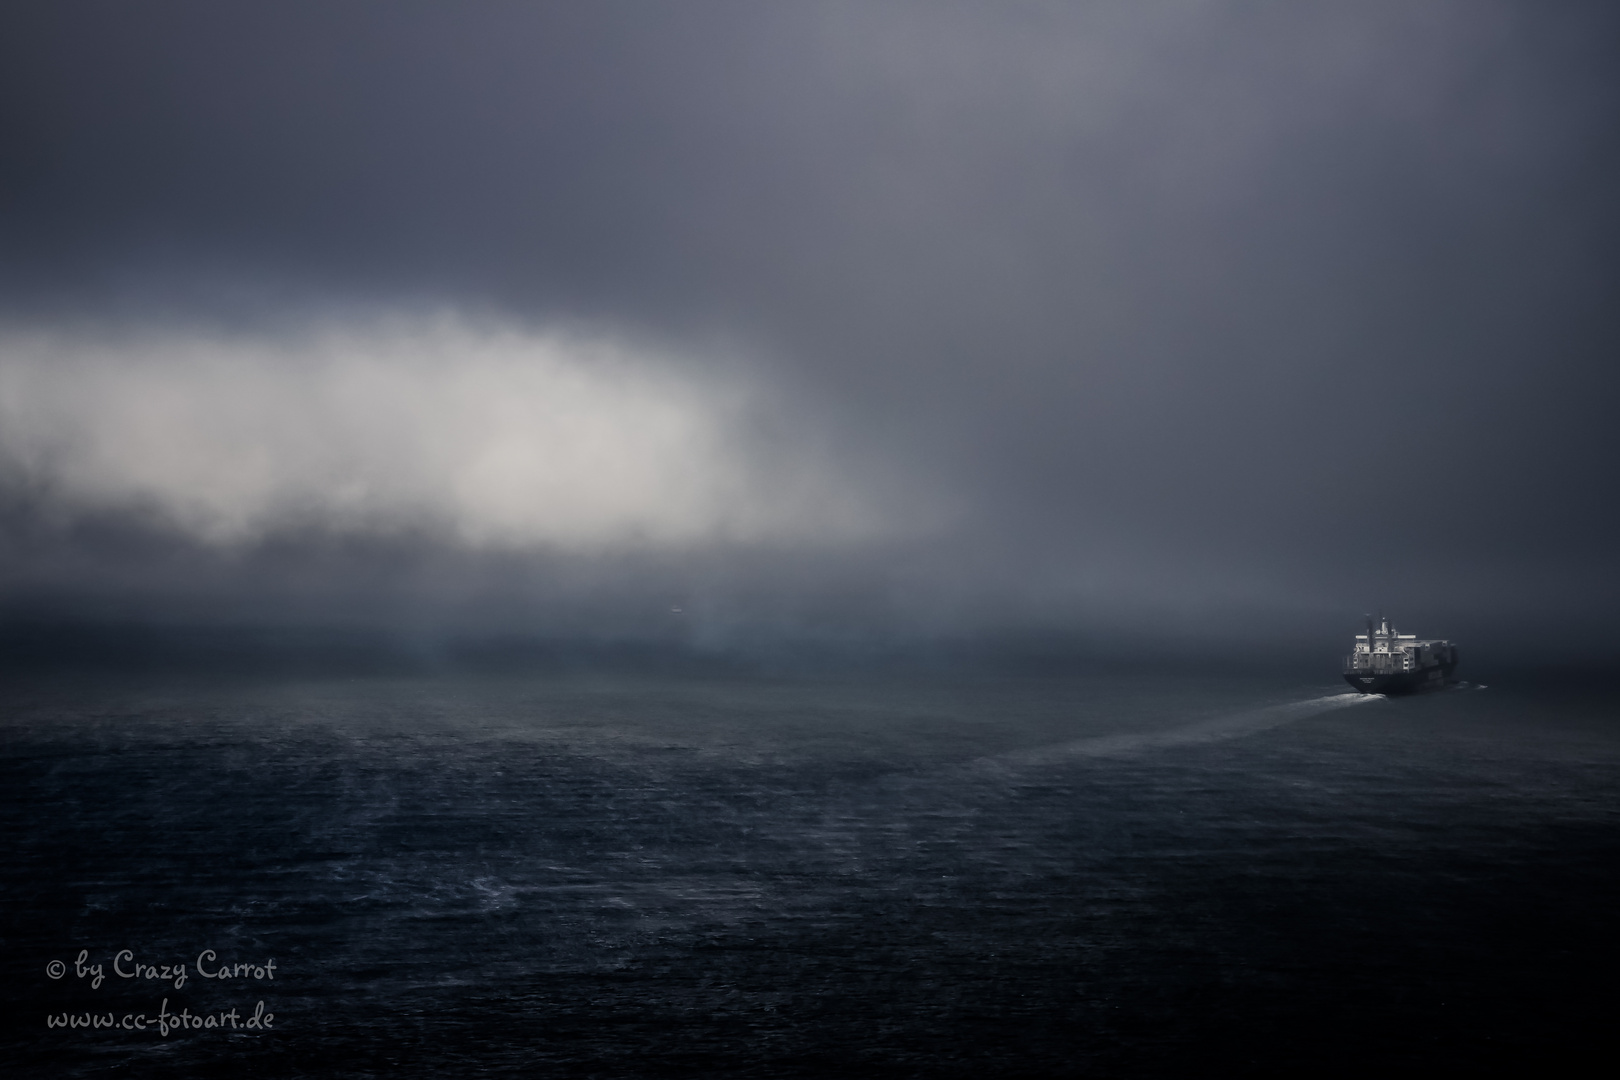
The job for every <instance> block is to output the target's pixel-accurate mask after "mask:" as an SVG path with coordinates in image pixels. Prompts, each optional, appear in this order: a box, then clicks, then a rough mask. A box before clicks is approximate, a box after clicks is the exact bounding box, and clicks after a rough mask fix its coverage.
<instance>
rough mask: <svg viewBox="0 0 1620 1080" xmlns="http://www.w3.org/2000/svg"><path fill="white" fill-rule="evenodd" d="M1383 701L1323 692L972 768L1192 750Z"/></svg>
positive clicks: (988, 761) (1026, 753) (982, 760)
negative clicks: (1177, 748) (1164, 749)
mask: <svg viewBox="0 0 1620 1080" xmlns="http://www.w3.org/2000/svg"><path fill="white" fill-rule="evenodd" d="M1382 700H1383V695H1382V694H1358V693H1356V692H1354V691H1351V692H1349V693H1344V694H1327V695H1325V696H1323V697H1319V698H1310V699H1308V700H1305V701H1293V702H1289V703H1287V704H1285V705H1272V706H1269V707H1267V708H1264V709H1251V710H1247V711H1244V712H1239V713H1230V714H1227V715H1225V716H1217V717H1214V718H1212V719H1209V720H1200V721H1199V722H1197V723H1196V724H1187V725H1185V726H1183V727H1178V728H1171V729H1169V730H1167V731H1153V732H1141V733H1136V732H1123V733H1121V734H1118V735H1100V736H1096V737H1094V738H1089V739H1076V740H1075V741H1073V742H1067V743H1059V744H1057V745H1055V746H1042V747H1036V748H1034V749H1031V750H1015V751H1013V752H1011V753H1007V754H997V755H996V756H994V757H988V758H980V759H979V760H978V761H977V762H975V763H974V764H975V765H976V766H978V767H980V768H982V769H987V770H989V771H997V770H999V769H1006V768H1020V767H1027V766H1031V765H1046V764H1053V763H1056V762H1059V761H1064V760H1069V759H1073V758H1088V757H1109V756H1113V755H1117V754H1131V753H1136V752H1138V751H1141V750H1151V749H1158V748H1161V747H1167V746H1192V745H1196V744H1199V743H1211V742H1220V741H1222V740H1225V739H1236V738H1241V737H1243V736H1245V735H1253V734H1255V733H1256V732H1260V731H1269V730H1270V729H1272V728H1277V727H1281V726H1283V725H1284V724H1291V723H1293V722H1294V721H1295V720H1302V719H1304V718H1305V717H1307V716H1315V715H1317V714H1318V713H1324V712H1330V711H1332V710H1334V709H1343V708H1346V707H1347V706H1350V705H1357V704H1360V703H1361V702H1364V701H1382Z"/></svg>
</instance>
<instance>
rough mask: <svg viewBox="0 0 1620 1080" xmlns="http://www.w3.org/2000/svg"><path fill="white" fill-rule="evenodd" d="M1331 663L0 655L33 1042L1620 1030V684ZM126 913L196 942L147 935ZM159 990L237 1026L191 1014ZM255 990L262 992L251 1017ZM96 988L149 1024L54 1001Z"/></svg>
mask: <svg viewBox="0 0 1620 1080" xmlns="http://www.w3.org/2000/svg"><path fill="white" fill-rule="evenodd" d="M1343 689H1344V687H1343V686H1342V684H1335V682H1334V681H1333V680H1332V679H1331V678H1324V679H1320V680H1316V681H1306V682H1292V681H1289V680H1288V679H1286V678H1281V679H1279V678H1264V677H1233V676H1214V675H1200V674H1196V673H1179V674H1177V673H1170V674H1166V673H1163V672H1131V673H1117V672H1116V673H1092V674H1085V675H1074V674H1070V675H1045V676H1038V677H1037V676H1018V677H1014V676H990V675H981V676H972V677H969V676H949V675H940V674H920V673H915V672H913V673H910V674H904V675H882V674H874V673H871V672H866V673H859V674H851V673H845V674H838V675H820V676H815V677H809V676H805V677H766V676H745V675H731V676H725V677H720V676H713V675H708V676H704V675H696V674H688V675H670V674H662V675H655V674H641V675H636V674H625V673H622V672H620V673H602V672H598V673H590V672H579V671H575V672H572V673H560V674H549V675H531V676H523V677H518V676H501V677H473V676H458V677H449V676H443V677H435V678H428V677H422V678H396V679H389V678H365V679H339V678H329V679H319V680H305V681H299V680H295V679H288V678H282V679H256V678H250V677H241V678H224V677H217V678H206V679H199V678H191V679H180V678H174V679H161V678H148V679H137V678H134V677H130V676H127V675H125V676H118V677H113V676H107V677H104V678H100V679H96V678H90V677H87V676H79V677H74V678H69V677H67V676H59V677H55V678H50V679H43V678H42V679H37V680H34V681H24V682H13V683H11V684H9V685H8V686H7V687H6V689H5V691H4V695H5V696H4V699H3V714H0V737H3V744H0V750H3V754H0V807H3V822H0V823H3V825H4V836H5V848H4V851H5V856H6V857H5V859H4V866H3V871H0V873H3V874H4V877H3V879H0V880H3V892H0V903H3V924H0V925H3V933H4V937H3V946H4V968H3V973H4V980H5V986H6V988H7V991H8V992H7V995H6V1008H5V1017H6V1021H5V1023H6V1031H5V1038H6V1041H5V1044H4V1055H3V1057H4V1061H5V1062H6V1063H7V1065H8V1068H7V1070H6V1075H8V1076H13V1075H14V1076H53V1077H54V1076H61V1077H81V1076H100V1075H107V1076H148V1075H152V1076H181V1075H185V1076H221V1077H224V1076H231V1077H253V1076H347V1077H365V1076H390V1077H391V1076H538V1077H546V1076H558V1077H571V1076H607V1077H613V1076H649V1077H656V1076H800V1075H804V1076H860V1075H892V1076H975V1077H977V1076H997V1075H1005V1076H1039V1075H1053V1076H1086V1075H1097V1076H1136V1075H1142V1076H1152V1075H1165V1076H1189V1075H1229V1074H1238V1075H1241V1074H1245V1073H1253V1074H1296V1075H1302V1074H1316V1075H1321V1074H1324V1073H1341V1074H1345V1075H1364V1074H1368V1073H1372V1072H1376V1071H1390V1070H1392V1069H1396V1068H1403V1069H1413V1068H1421V1069H1424V1070H1426V1071H1430V1072H1439V1073H1458V1072H1468V1073H1477V1072H1481V1071H1495V1070H1499V1071H1503V1072H1514V1073H1525V1072H1535V1071H1544V1070H1546V1069H1548V1068H1549V1067H1552V1066H1554V1065H1557V1064H1558V1063H1560V1062H1562V1063H1565V1064H1568V1063H1571V1062H1575V1061H1578V1060H1579V1059H1580V1058H1582V1057H1583V1056H1585V1055H1588V1054H1590V1053H1592V1052H1601V1053H1611V1054H1612V1052H1613V1050H1614V1049H1615V1048H1616V1042H1615V1038H1614V1019H1613V1017H1614V1015H1615V1006H1616V1003H1617V996H1620V995H1616V993H1615V990H1614V986H1615V985H1616V980H1617V979H1620V921H1617V913H1620V708H1617V701H1620V699H1617V698H1616V697H1615V696H1614V695H1612V694H1609V693H1606V692H1593V691H1590V690H1588V691H1585V692H1575V691H1570V690H1560V689H1558V688H1556V687H1551V686H1545V685H1530V684H1519V685H1514V684H1512V683H1511V682H1509V683H1505V684H1503V685H1493V686H1491V687H1490V688H1488V689H1477V688H1465V689H1457V690H1451V691H1446V692H1442V693H1436V694H1431V695H1427V696H1424V697H1419V698H1411V699H1401V700H1383V699H1359V698H1355V697H1353V696H1347V695H1345V694H1343V693H1341V691H1342V690H1343ZM205 949H207V950H213V954H214V960H212V961H211V960H208V959H205V960H204V968H205V969H206V970H213V964H214V963H215V962H218V963H224V964H235V963H242V964H245V965H255V966H258V967H265V965H266V963H267V961H268V960H270V959H274V961H275V968H274V978H273V979H271V978H269V974H270V972H269V971H268V969H266V970H265V972H264V974H265V976H266V977H265V978H262V979H260V978H255V977H254V972H252V971H250V970H247V969H246V968H244V969H243V973H242V975H241V976H240V977H238V978H233V979H229V980H221V979H205V978H201V977H199V975H198V974H197V970H196V962H197V957H198V954H199V953H200V952H202V951H203V950H205ZM81 950H83V951H84V952H85V954H86V960H85V962H86V964H89V965H94V964H101V965H103V973H104V975H105V981H104V982H103V984H102V985H101V986H100V987H99V988H92V987H91V985H90V977H89V976H86V977H84V978H80V977H79V976H78V975H77V974H76V973H75V970H74V962H75V960H76V959H77V958H78V956H79V954H80V952H81ZM121 950H129V952H128V953H127V954H126V955H125V957H124V959H123V960H122V961H119V966H120V967H121V968H122V969H123V970H126V971H129V970H134V965H136V964H141V965H147V964H151V965H157V966H158V967H159V969H161V966H162V965H169V966H170V967H171V968H173V967H174V966H175V965H179V964H183V965H185V970H186V973H187V978H186V980H185V982H184V983H183V985H182V986H180V987H178V988H177V987H175V986H174V985H173V981H174V979H173V975H174V972H173V971H172V970H171V972H170V978H169V980H168V981H166V982H165V981H162V980H159V979H152V978H146V977H144V976H141V977H135V978H123V977H121V976H120V975H118V974H117V973H116V972H115V970H114V959H115V956H116V955H117V954H119V953H120V951H121ZM53 960H60V961H62V962H63V963H64V965H65V967H66V973H65V975H64V977H63V978H61V979H52V978H51V977H50V976H49V974H48V972H47V966H48V964H49V963H50V962H51V961H53ZM141 970H142V971H143V972H144V970H145V969H144V968H142V969H141ZM165 1001H166V1007H167V1009H168V1011H169V1012H170V1013H179V1012H180V1010H182V1009H185V1010H187V1013H188V1015H211V1016H214V1017H215V1018H216V1022H217V1020H218V1016H219V1015H220V1014H221V1013H222V1012H224V1013H228V1012H229V1010H232V1009H235V1010H236V1016H237V1024H238V1026H237V1027H236V1028H235V1030H232V1029H231V1028H230V1027H229V1020H227V1021H226V1022H225V1023H226V1026H225V1027H224V1028H219V1027H214V1028H202V1029H193V1028H191V1027H190V1026H187V1027H183V1028H179V1029H175V1030H170V1031H169V1033H168V1034H167V1035H163V1034H161V1033H159V1032H158V1030H156V1025H157V1023H158V1021H157V1017H158V1016H159V1014H160V1012H161V1011H162V1009H163V1008H164V1007H165V1006H164V1005H163V1004H162V1003H164V1002H165ZM261 1001H262V1002H263V1003H264V1005H263V1010H262V1011H263V1012H268V1013H271V1014H273V1016H274V1019H273V1021H271V1023H270V1026H269V1030H265V1029H264V1028H263V1027H257V1028H254V1029H251V1030H250V1029H248V1028H246V1027H245V1022H246V1020H247V1019H248V1018H249V1017H250V1016H252V1015H253V1014H254V1013H255V1011H256V1009H258V1008H259V1007H258V1004H257V1003H259V1002H261ZM86 1013H89V1014H93V1015H96V1016H103V1017H105V1016H111V1017H112V1018H113V1020H114V1022H115V1023H119V1024H122V1023H123V1021H124V1017H126V1016H127V1017H130V1018H131V1023H133V1018H134V1017H136V1016H143V1017H145V1018H146V1020H147V1022H148V1023H149V1025H150V1026H149V1027H148V1029H147V1030H145V1031H132V1030H124V1029H123V1028H122V1027H114V1028H111V1029H107V1028H94V1027H92V1028H88V1029H86V1028H76V1027H71V1026H70V1027H67V1028H51V1027H49V1026H48V1024H47V1017H48V1016H55V1017H61V1016H63V1015H64V1014H72V1015H74V1016H83V1015H84V1014H86Z"/></svg>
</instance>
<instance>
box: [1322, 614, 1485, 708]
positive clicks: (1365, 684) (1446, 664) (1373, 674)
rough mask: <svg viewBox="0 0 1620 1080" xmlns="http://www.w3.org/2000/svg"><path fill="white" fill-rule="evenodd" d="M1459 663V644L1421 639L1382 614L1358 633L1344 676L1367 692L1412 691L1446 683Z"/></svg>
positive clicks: (1357, 687)
mask: <svg viewBox="0 0 1620 1080" xmlns="http://www.w3.org/2000/svg"><path fill="white" fill-rule="evenodd" d="M1456 666H1457V646H1455V645H1453V644H1452V643H1451V642H1449V641H1444V640H1441V639H1439V638H1429V639H1423V640H1420V639H1419V638H1418V636H1417V635H1416V634H1402V633H1399V632H1398V631H1397V630H1396V629H1395V627H1393V626H1391V625H1390V622H1389V620H1388V619H1386V618H1383V617H1382V616H1380V617H1379V619H1378V624H1377V626H1376V627H1375V626H1374V624H1373V620H1372V617H1371V616H1368V617H1367V632H1366V633H1365V634H1357V635H1356V645H1355V651H1354V652H1352V653H1351V654H1350V655H1349V656H1347V657H1345V660H1344V678H1345V681H1346V682H1348V683H1349V684H1350V685H1351V686H1353V687H1355V688H1356V689H1357V690H1359V691H1361V692H1362V693H1363V694H1408V693H1411V692H1413V691H1415V690H1429V689H1433V688H1435V687H1439V686H1444V685H1445V682H1446V680H1447V679H1449V678H1450V677H1451V672H1452V670H1453V669H1455V668H1456Z"/></svg>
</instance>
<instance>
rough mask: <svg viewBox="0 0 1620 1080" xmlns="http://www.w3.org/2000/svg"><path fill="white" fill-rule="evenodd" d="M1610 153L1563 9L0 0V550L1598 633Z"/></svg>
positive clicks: (550, 602)
mask: <svg viewBox="0 0 1620 1080" xmlns="http://www.w3.org/2000/svg"><path fill="white" fill-rule="evenodd" d="M1617 192H1620V15H1616V14H1615V12H1614V11H1613V9H1612V8H1611V7H1609V6H1608V5H1601V4H1577V3H1561V4H1548V3H1525V4H1509V3H1492V2H1489V0H1466V2H1457V3H1446V2H1441V0H1435V2H1427V3H1422V4H1413V3H1407V2H1399V3H1378V2H1367V0H1358V2H1355V3H1349V2H1346V3H1338V4H1295V3H1229V4H1216V3H1196V2H1189V3H1143V2H1129V3H1123V2H1122V3H1098V4H1055V3H1054V4H1042V3H1030V4H1018V3H1011V2H996V3H984V4H976V5H974V4H952V3H938V2H932V3H915V4H912V3H873V2H866V3H848V4H843V3H810V2H805V3H793V4H758V3H741V2H739V3H708V2H690V0H688V2H682V3H664V4H658V3H611V2H609V3H604V2H592V3H575V4H559V5H549V4H540V3H497V2H485V3H479V4H451V3H435V4H422V3H401V2H390V3H358V2H357V3H344V4H329V3H310V4H302V3H289V2H279V3H275V4H263V3H252V4H232V3H220V2H206V3H204V2H199V3H191V4H175V3H142V4H125V3H106V4H84V3H75V2H62V0H52V2H49V3H37V4H36V3H24V2H16V0H13V2H11V3H8V4H6V5H5V6H4V8H3V9H0V294H3V298H0V485H3V496H0V498H3V500H4V502H3V508H4V509H3V522H0V530H3V531H0V545H3V555H4V567H3V570H0V590H3V597H4V600H5V603H6V605H7V606H8V609H9V610H14V611H24V610H26V611H30V612H34V613H36V614H37V613H38V612H40V611H51V610H60V611H62V612H68V611H72V612H77V613H81V614H82V613H87V612H88V613H92V614H95V613H100V614H103V615H116V616H117V617H128V616H131V615H134V616H140V617H148V616H150V617H162V618H182V619H184V618H197V619H213V618H219V617H223V616H226V615H228V616H229V617H231V618H237V619H248V620H252V619H255V618H263V619H265V620H276V619H286V618H317V619H355V620H374V621H380V622H384V623H388V622H399V621H404V622H409V623H411V624H412V625H418V626H423V627H428V626H434V625H445V626H451V625H454V626H459V627H468V626H478V625H488V626H491V627H495V626H499V627H514V626H517V627H524V626H528V627H542V628H544V629H545V630H546V631H547V632H555V633H564V634H566V633H575V632H579V633H612V634H628V635H631V636H634V635H637V634H643V633H645V634H649V635H653V636H658V635H666V634H669V633H672V632H678V633H684V634H695V635H696V636H697V637H699V638H703V637H704V636H705V635H707V636H709V637H710V638H713V639H715V640H721V639H724V638H725V637H726V635H728V634H732V635H735V634H751V633H760V632H764V631H767V630H775V631H781V632H788V633H796V632H818V633H845V632H848V633H857V632H865V633H879V634H895V633H898V634H902V635H903V634H924V635H935V634H942V633H943V634H956V633H975V632H979V631H982V630H987V629H1007V628H1018V627H1025V628H1032V629H1082V630H1086V631H1088V632H1093V631H1099V630H1102V631H1106V630H1107V629H1109V628H1112V627H1118V628H1123V629H1128V630H1133V631H1135V630H1154V629H1157V630H1173V631H1177V632H1188V633H1197V634H1217V633H1220V632H1223V631H1222V630H1221V629H1220V628H1222V627H1227V628H1230V627H1232V626H1234V625H1235V624H1236V621H1238V620H1241V623H1242V626H1243V631H1244V633H1246V634H1254V635H1257V637H1258V638H1259V639H1271V638H1276V637H1278V636H1282V635H1286V634H1292V633H1295V632H1298V631H1299V630H1300V628H1301V627H1305V626H1322V627H1326V628H1327V633H1328V634H1329V636H1333V635H1340V636H1342V635H1346V634H1348V633H1349V632H1351V629H1352V627H1353V626H1354V623H1355V621H1356V620H1357V618H1358V616H1359V615H1360V613H1361V612H1362V611H1364V610H1367V609H1369V608H1371V607H1375V606H1380V605H1381V606H1382V607H1384V608H1385V609H1387V610H1389V611H1390V612H1391V613H1393V614H1396V615H1398V616H1406V617H1405V619H1404V621H1405V622H1406V623H1407V624H1408V625H1406V626H1403V629H1412V630H1417V631H1419V632H1424V633H1444V634H1449V635H1450V636H1453V637H1456V638H1459V639H1466V638H1467V637H1468V636H1469V634H1470V633H1473V634H1474V636H1475V637H1478V638H1484V639H1494V640H1507V636H1508V634H1509V633H1510V629H1511V628H1512V627H1513V626H1514V625H1518V626H1522V627H1524V628H1530V629H1534V630H1535V632H1536V633H1537V634H1539V635H1542V638H1541V640H1543V641H1548V640H1557V641H1558V642H1560V643H1568V644H1571V645H1579V644H1580V642H1581V641H1582V640H1583V638H1584V640H1585V641H1586V642H1587V644H1586V645H1581V646H1580V647H1582V648H1588V649H1589V650H1590V649H1592V648H1596V649H1599V650H1600V651H1601V650H1612V649H1614V648H1616V647H1620V619H1617V618H1616V617H1615V615H1614V612H1615V610H1617V608H1616V605H1617V604H1620V535H1617V533H1620V529H1617V525H1620V510H1617V509H1616V495H1617V494H1620V491H1617V488H1620V484H1617V483H1616V481H1617V478H1620V423H1617V422H1616V420H1615V416H1614V414H1615V409H1616V405H1617V404H1620V365H1617V361H1620V307H1617V301H1620V290H1617V284H1620V276H1617V274H1620V198H1617V197H1616V193H1617ZM676 607H679V608H681V609H682V610H681V612H680V613H678V617H677V620H676V622H672V621H671V620H672V617H676V616H677V613H672V612H671V609H672V608H676ZM1515 620H1523V621H1522V622H1520V623H1515V622H1514V621H1515ZM677 622H678V625H679V627H680V629H679V630H672V629H671V627H672V626H674V625H676V624H677ZM1548 635H1550V636H1548ZM1592 642H1597V643H1598V644H1597V645H1595V646H1593V645H1591V643H1592Z"/></svg>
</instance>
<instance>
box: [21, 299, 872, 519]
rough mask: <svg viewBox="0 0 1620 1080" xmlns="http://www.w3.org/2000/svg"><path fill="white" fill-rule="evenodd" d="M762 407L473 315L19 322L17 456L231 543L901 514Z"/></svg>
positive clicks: (636, 360) (725, 384) (556, 336)
mask: <svg viewBox="0 0 1620 1080" xmlns="http://www.w3.org/2000/svg"><path fill="white" fill-rule="evenodd" d="M771 433H772V425H771V416H770V410H769V409H768V408H767V406H766V405H765V404H764V403H763V401H762V399H761V397H760V395H758V394H757V393H755V392H753V391H752V390H751V389H750V388H749V387H748V386H746V385H743V384H741V383H739V382H738V381H736V380H735V379H721V378H719V377H716V376H714V375H712V374H707V375H706V374H701V373H699V369H698V368H696V367H694V366H693V365H690V364H680V363H676V362H672V360H671V358H669V357H665V356H659V355H656V354H655V353H653V352H652V351H650V350H648V349H645V348H642V347H638V346H635V345H632V344H627V343H625V342H623V341H618V340H614V339H612V338H610V337H606V336H596V337H592V336H588V335H581V334H572V333H560V332H557V333H550V332H536V331H532V330H529V329H525V328H520V327H514V326H509V325H492V324H487V323H476V322H472V321H468V320H464V319H458V318H453V317H441V318H434V319H408V320H392V321H389V320H384V321H380V322H371V323H366V324H351V325H344V326H326V327H324V328H317V329H312V330H306V331H304V332H301V333H299V334H296V335H292V336H285V335H231V334H221V333H217V332H210V333H199V332H192V331H176V330H152V329H147V330H126V331H123V332H121V333H118V334H109V333H106V332H101V333H91V332H88V331H73V332H65V331H61V330H53V331H41V330H38V329H13V330H9V331H3V332H0V464H3V466H4V468H5V470H6V471H7V472H8V473H9V474H10V476H11V478H12V480H13V482H21V483H22V484H24V485H26V486H27V487H28V488H29V489H30V490H32V491H34V492H36V493H37V494H39V495H40V496H41V497H43V498H45V499H46V500H48V501H49V503H50V504H51V505H52V506H54V507H56V508H58V509H59V510H60V511H61V512H62V513H65V514H69V515H71V514H76V513H83V512H86V511H90V512H107V511H112V512H135V513H141V514H145V515H148V516H152V517H156V518H158V519H159V520H161V521H162V522H164V523H165V524H167V525H168V526H169V527H173V528H177V529H179V530H181V531H183V532H185V533H187V534H189V535H191V536H193V537H195V538H197V539H200V540H203V541H205V542H208V543H212V544H220V545H233V544H243V543H253V542H255V541H258V540H261V539H263V538H265V537H267V536H270V535H274V534H276V533H277V532H282V531H286V530H289V529H303V528H319V529H326V530H333V531H337V532H378V531H390V530H401V529H425V530H430V531H433V532H437V533H439V534H441V535H442V536H444V537H445V538H447V539H450V540H452V541H453V542H456V543H459V544H463V545H467V546H472V547H495V548H507V549H512V548H517V549H522V548H550V549H561V550H600V549H604V548H613V547H627V546H628V547H637V546H640V547H647V546H651V547H660V546H664V547H679V546H688V545H694V544H704V543H713V542H733V543H769V544H811V545H815V544H825V543H838V542H846V541H850V540H856V539H860V538H867V537H872V536H874V535H877V534H881V533H883V532H885V531H887V530H888V529H889V528H890V527H891V525H892V522H888V521H885V520H884V518H883V515H880V514H878V513H876V512H875V510H874V507H875V505H876V503H877V500H875V499H874V498H873V497H872V494H871V493H870V492H862V491H860V490H858V486H857V485H855V484H853V483H852V482H851V481H850V478H849V477H848V476H846V475H839V473H840V472H841V471H842V472H847V471H848V470H839V469H836V468H835V467H834V466H833V464H831V461H832V456H830V455H828V454H825V453H819V452H816V451H815V450H814V449H813V448H812V447H811V446H809V445H804V441H805V440H804V439H803V437H802V436H803V433H802V432H800V436H799V438H798V442H799V443H800V445H794V442H795V440H794V439H793V438H787V437H785V436H784V437H777V438H762V436H768V435H770V434H771Z"/></svg>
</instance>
